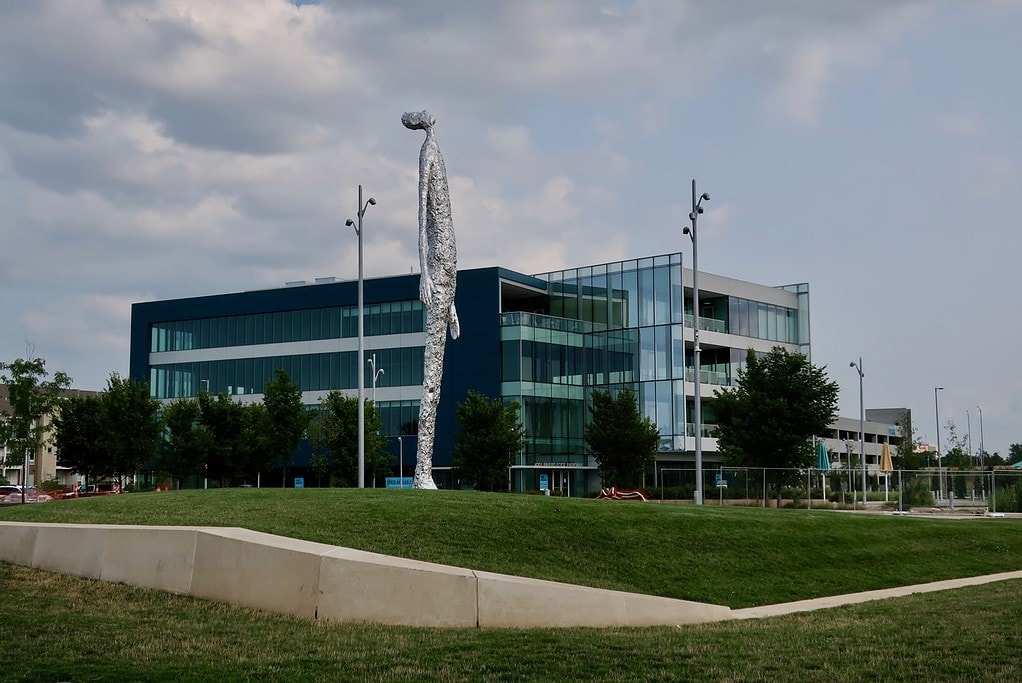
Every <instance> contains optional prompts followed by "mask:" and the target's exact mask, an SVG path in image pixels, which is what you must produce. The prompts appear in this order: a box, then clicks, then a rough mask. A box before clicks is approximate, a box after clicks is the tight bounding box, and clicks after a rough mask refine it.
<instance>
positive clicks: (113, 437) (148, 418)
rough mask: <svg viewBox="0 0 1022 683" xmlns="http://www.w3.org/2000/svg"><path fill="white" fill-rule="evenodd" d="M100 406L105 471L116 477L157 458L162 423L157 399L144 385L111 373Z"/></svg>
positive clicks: (161, 435)
mask: <svg viewBox="0 0 1022 683" xmlns="http://www.w3.org/2000/svg"><path fill="white" fill-rule="evenodd" d="M100 406H101V412H102V416H103V418H102V419H103V428H102V429H103V431H102V435H103V436H102V444H103V448H104V450H105V451H106V454H107V457H108V458H109V462H110V467H109V470H110V471H111V472H112V473H113V474H114V475H115V476H116V477H117V478H118V479H121V478H123V477H125V476H128V475H132V474H134V473H135V472H137V471H138V470H139V469H140V468H141V467H142V465H144V464H146V463H148V462H152V461H156V460H157V458H158V457H159V454H160V453H159V448H160V445H161V444H162V442H163V425H162V424H161V418H160V402H159V401H157V400H156V399H155V398H153V397H152V396H151V395H150V393H149V386H148V384H146V383H145V382H140V381H138V380H135V379H125V378H122V377H121V376H120V375H118V374H117V373H116V372H115V373H112V374H111V375H110V379H109V380H107V387H106V391H104V392H103V394H102V396H101V397H100Z"/></svg>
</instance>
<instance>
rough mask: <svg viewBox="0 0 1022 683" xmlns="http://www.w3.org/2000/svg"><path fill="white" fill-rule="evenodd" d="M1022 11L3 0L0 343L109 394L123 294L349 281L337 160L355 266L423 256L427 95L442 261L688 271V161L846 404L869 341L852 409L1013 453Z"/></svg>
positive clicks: (642, 2) (926, 5)
mask: <svg viewBox="0 0 1022 683" xmlns="http://www.w3.org/2000/svg"><path fill="white" fill-rule="evenodd" d="M1020 35H1022V0H969V1H965V0H960V1H957V2H952V1H942V0H934V1H930V2H927V1H920V0H828V2H819V1H818V0H775V1H774V2H761V1H759V0H727V1H723V0H719V1H718V0H634V1H627V0H606V1H602V2H601V1H600V0H558V2H549V1H548V0H515V2H506V3H502V2H472V1H463V2H456V1H450V2H444V1H441V0H438V1H436V2H429V3H424V2H400V1H392V2H375V1H371V0H365V1H358V0H346V1H344V2H341V1H337V2H328V1H323V2H319V3H308V4H305V3H303V4H297V5H296V4H295V3H293V2H289V1H288V0H232V1H231V2H209V1H208V0H5V1H4V2H2V3H0V360H6V361H10V360H13V359H15V358H22V357H26V356H27V355H32V356H35V357H41V358H44V359H45V360H46V367H47V369H48V370H49V371H51V372H53V371H56V370H63V371H65V372H67V373H68V374H69V375H71V377H72V378H73V379H74V384H75V386H76V387H78V388H82V389H102V388H103V387H104V386H105V384H106V380H107V378H108V377H109V376H110V373H111V372H118V373H120V374H122V375H124V374H127V370H128V347H129V341H130V339H129V329H130V328H129V325H130V317H131V304H132V303H135V302H142V301H150V300H157V299H171V298H179V297H189V296H200V295H207V294H219V293H224V292H235V291H244V290H252V289H263V288H269V287H276V286H280V285H282V284H283V283H285V282H287V281H292V280H312V279H314V278H317V277H328V276H335V277H338V278H342V279H354V278H355V277H356V276H357V240H356V238H355V235H354V233H353V231H352V230H351V229H350V228H345V226H344V222H345V220H346V219H347V218H353V217H354V216H355V213H356V211H357V208H358V207H357V186H358V185H359V184H362V185H363V186H364V188H365V192H366V195H367V196H369V195H371V196H373V197H374V198H375V199H376V200H377V202H378V203H377V204H376V206H373V207H370V208H369V209H368V211H367V212H366V214H365V235H364V240H365V241H364V252H365V253H364V257H365V273H366V277H377V276H385V275H396V274H403V273H406V272H410V271H412V270H415V271H417V269H418V257H417V244H416V239H417V218H416V215H417V214H416V212H417V197H416V180H417V174H418V168H417V161H418V153H419V147H420V146H421V144H422V134H421V132H418V131H408V130H406V129H405V128H404V127H403V126H402V125H401V121H400V117H401V114H402V113H403V112H406V111H418V110H421V109H429V110H430V111H431V112H432V113H433V115H434V116H435V117H436V119H437V124H436V134H437V139H438V141H439V144H440V147H441V149H442V150H443V154H444V157H445V160H446V165H447V170H448V174H449V176H450V183H451V198H452V204H453V210H454V223H455V231H456V234H457V239H458V257H459V267H461V268H474V267H486V266H493V265H502V266H506V267H508V268H512V269H515V270H518V271H521V272H526V273H537V272H544V271H548V270H553V269H558V268H562V267H574V266H579V265H586V264H590V263H602V262H607V261H614V260H621V259H630V258H638V257H643V256H651V255H656V254H665V253H671V252H677V251H681V252H683V253H684V255H685V264H686V266H690V265H691V261H690V255H691V242H690V241H689V239H688V237H686V236H684V235H683V234H682V229H683V228H684V227H685V226H686V225H687V224H688V212H689V210H690V202H691V181H692V180H693V179H696V180H697V183H698V189H699V191H700V192H703V191H706V192H709V193H710V195H711V198H712V199H711V200H710V201H708V202H705V204H704V206H705V210H706V213H705V214H703V216H702V217H701V218H700V222H699V265H700V270H701V271H706V272H711V273H716V274H719V275H725V276H728V277H733V278H738V279H741V280H747V281H751V282H756V283H761V284H767V285H785V284H791V283H801V282H806V283H809V286H810V306H811V327H812V331H811V334H812V340H811V341H812V361H813V362H814V364H816V365H819V366H825V367H826V368H827V371H828V373H829V375H830V377H831V378H832V379H833V380H835V381H837V382H838V383H839V384H840V387H841V396H840V405H839V408H840V410H839V412H840V414H841V415H843V416H848V417H857V416H858V413H859V386H858V384H859V376H858V373H857V372H856V370H855V369H854V368H851V367H849V363H850V362H851V361H853V360H854V361H856V362H858V360H859V358H860V357H861V359H862V367H863V370H864V373H865V377H864V380H863V386H864V392H863V393H864V396H863V399H864V402H865V405H866V407H876V408H881V407H908V408H910V409H911V410H912V412H913V421H914V424H915V427H916V430H917V432H918V434H917V435H918V437H920V438H921V439H923V440H924V441H926V442H928V443H934V442H935V440H936V429H937V428H936V424H935V422H936V418H937V412H938V410H939V416H940V423H941V425H942V431H941V439H942V440H943V443H944V444H945V448H946V444H947V441H946V439H947V438H948V437H949V434H948V432H947V431H946V430H945V429H943V426H944V425H945V424H946V422H947V421H948V420H951V421H953V422H954V423H955V425H956V428H957V432H958V434H959V436H962V437H968V435H969V433H970V431H971V443H972V448H973V450H974V451H978V450H979V446H980V439H981V437H982V439H983V445H984V446H985V448H986V450H987V451H988V452H999V453H1001V454H1002V455H1005V454H1006V453H1007V450H1008V446H1009V444H1012V443H1019V442H1022V360H1020V357H1022V354H1020V353H1019V344H1018V338H1019V336H1020V332H1022V304H1020V303H1019V295H1018V290H1019V289H1020V285H1022V277H1020V275H1019V271H1017V270H1015V269H1016V268H1017V267H1018V263H1019V255H1020V253H1022V236H1020V231H1019V230H1018V224H1019V217H1020V216H1022V190H1020V188H1022V115H1020V112H1022V88H1020V87H1019V86H1018V83H1019V75H1018V72H1017V70H1018V69H1019V68H1020V65H1022V41H1020V40H1019V36H1020ZM1012 273H1015V274H1014V275H1012ZM1012 283H1014V284H1012ZM938 386H940V387H944V390H943V391H941V392H939V396H938V398H937V400H939V404H938V403H937V402H936V400H935V391H934V387H938ZM981 412H982V430H981V429H980V427H981V424H980V413H981ZM970 428H971V430H970ZM981 431H982V433H981Z"/></svg>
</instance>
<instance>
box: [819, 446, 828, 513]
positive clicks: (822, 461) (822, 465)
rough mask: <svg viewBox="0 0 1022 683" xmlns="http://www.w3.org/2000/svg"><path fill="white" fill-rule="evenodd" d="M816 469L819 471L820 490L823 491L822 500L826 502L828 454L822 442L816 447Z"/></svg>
mask: <svg viewBox="0 0 1022 683" xmlns="http://www.w3.org/2000/svg"><path fill="white" fill-rule="evenodd" d="M816 469H818V470H820V479H821V480H822V481H821V488H822V489H823V500H824V501H826V500H827V472H830V453H829V452H827V444H825V443H823V442H822V441H821V442H820V443H819V445H817V446H816Z"/></svg>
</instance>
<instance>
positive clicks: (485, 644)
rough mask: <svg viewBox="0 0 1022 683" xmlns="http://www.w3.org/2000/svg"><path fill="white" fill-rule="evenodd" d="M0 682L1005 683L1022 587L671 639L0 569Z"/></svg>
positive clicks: (1012, 676)
mask: <svg viewBox="0 0 1022 683" xmlns="http://www.w3.org/2000/svg"><path fill="white" fill-rule="evenodd" d="M0 587H2V592H3V601H4V608H3V618H2V619H0V648H2V651H3V653H4V654H3V659H2V674H0V675H2V679H3V680H4V681H12V682H13V681H33V682H34V681H107V680H116V681H170V680H174V681H250V680H267V681H348V680H350V681H583V680H585V681H589V680H591V681H732V682H738V681H894V682H897V681H928V682H929V683H940V682H943V681H1018V680H1020V679H1022V663H1020V661H1019V657H1018V653H1019V651H1020V647H1022V636H1020V632H1019V629H1018V624H1019V623H1020V621H1022V603H1020V601H1019V599H1018V596H1019V595H1020V592H1022V581H1005V582H999V583H994V584H988V585H985V586H977V587H971V588H964V589H959V590H953V591H946V592H941V593H927V594H916V595H912V596H908V597H904V598H896V599H892V600H884V601H879V602H872V603H865V604H861V605H854V606H849V607H841V608H835V609H830V610H823V611H819V612H812V613H807V614H799V615H792V616H785V617H775V618H771V619H762V620H753V621H742V622H725V623H719V624H708V625H701V626H685V627H680V628H643V629H604V630H597V629H538V630H527V631H526V630H479V629H449V630H443V629H415V628H402V627H384V626H371V625H365V624H337V623H324V622H314V621H309V620H303V619H297V618H293V617H283V616H277V615H271V614H262V613H258V612H254V611H251V610H247V609H243V608H239V607H234V606H230V605H224V604H220V603H213V602H206V601H202V600H197V599H194V598H190V597H187V596H180V595H171V594H167V593H161V592H159V591H153V590H145V589H138V588H132V587H128V586H123V585H116V584H109V583H103V582H99V581H92V580H88V579H82V578H78V577H71V576H61V575H58V574H51V573H48V572H42V571H38V570H33V569H27V568H24V567H15V566H12V565H6V564H2V563H0Z"/></svg>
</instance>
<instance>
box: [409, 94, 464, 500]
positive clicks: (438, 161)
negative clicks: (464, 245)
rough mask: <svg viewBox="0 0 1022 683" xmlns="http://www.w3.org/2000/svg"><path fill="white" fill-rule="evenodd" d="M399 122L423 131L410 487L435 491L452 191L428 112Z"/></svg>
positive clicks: (452, 260)
mask: <svg viewBox="0 0 1022 683" xmlns="http://www.w3.org/2000/svg"><path fill="white" fill-rule="evenodd" d="M401 123H403V124H404V125H405V128H408V129H410V130H424V131H426V140H425V142H423V143H422V151H420V152H419V267H420V269H421V271H422V276H421V279H420V281H419V298H420V299H421V300H422V303H423V305H424V306H425V307H426V352H425V357H424V358H423V381H422V385H423V386H422V402H421V403H420V404H419V447H418V452H417V454H416V462H415V479H414V486H415V488H417V489H435V488H436V482H434V481H433V440H434V438H435V436H436V411H437V406H438V405H439V404H440V380H441V379H442V377H443V372H444V346H445V344H446V342H447V330H448V327H449V328H450V330H451V339H457V338H458V334H459V333H460V327H459V326H458V314H457V312H456V311H455V310H454V288H455V285H456V284H457V278H458V253H457V249H456V247H455V245H454V222H453V221H452V220H451V195H450V191H449V190H448V187H447V169H446V168H445V167H444V157H443V155H441V154H440V146H439V145H437V142H436V136H435V135H434V134H433V124H435V123H436V119H434V118H433V115H432V114H430V113H429V112H428V111H418V112H408V113H406V114H404V116H402V117H401Z"/></svg>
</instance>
